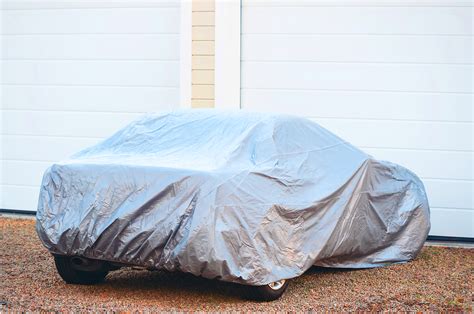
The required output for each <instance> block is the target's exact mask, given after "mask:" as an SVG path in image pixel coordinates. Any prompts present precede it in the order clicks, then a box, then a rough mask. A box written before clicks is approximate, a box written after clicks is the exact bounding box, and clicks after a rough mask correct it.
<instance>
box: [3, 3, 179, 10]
mask: <svg viewBox="0 0 474 314" xmlns="http://www.w3.org/2000/svg"><path fill="white" fill-rule="evenodd" d="M91 3H92V2H91ZM151 8H157V9H173V10H176V9H179V8H180V6H179V5H171V4H169V5H166V4H161V5H150V4H147V5H139V6H113V5H109V6H96V7H85V6H84V7H82V6H77V7H67V6H59V7H49V8H48V7H32V8H5V7H3V8H2V9H1V10H0V11H36V10H48V11H54V10H61V11H64V10H114V9H151Z"/></svg>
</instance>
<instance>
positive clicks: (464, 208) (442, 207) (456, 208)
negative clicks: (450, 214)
mask: <svg viewBox="0 0 474 314" xmlns="http://www.w3.org/2000/svg"><path fill="white" fill-rule="evenodd" d="M437 209H443V210H446V209H448V210H449V209H453V210H463V211H474V208H472V207H447V206H436V207H435V206H433V207H431V206H430V210H437Z"/></svg>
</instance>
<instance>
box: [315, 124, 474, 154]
mask: <svg viewBox="0 0 474 314" xmlns="http://www.w3.org/2000/svg"><path fill="white" fill-rule="evenodd" d="M313 120H314V121H316V122H317V123H319V124H321V125H322V126H323V127H325V128H327V129H328V130H330V131H332V132H334V133H335V134H337V135H338V136H340V137H341V138H343V139H344V140H347V141H348V142H350V143H352V144H354V145H356V146H360V147H375V148H377V147H378V148H406V149H432V150H454V151H470V152H472V150H473V145H474V144H473V135H472V134H473V124H472V123H450V122H416V121H391V120H385V121H383V120H363V119H360V120H351V119H337V118H335V119H327V118H317V119H313ZM460 135H461V136H460Z"/></svg>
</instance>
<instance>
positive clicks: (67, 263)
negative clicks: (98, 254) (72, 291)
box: [54, 255, 109, 285]
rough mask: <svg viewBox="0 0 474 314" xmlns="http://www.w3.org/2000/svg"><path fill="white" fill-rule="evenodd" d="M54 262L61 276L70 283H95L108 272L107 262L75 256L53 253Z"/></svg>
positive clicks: (102, 278) (101, 279)
mask: <svg viewBox="0 0 474 314" xmlns="http://www.w3.org/2000/svg"><path fill="white" fill-rule="evenodd" d="M54 263H55V264H56V269H57V271H58V273H59V275H60V276H61V278H62V279H63V280H64V281H65V282H67V283H71V284H79V285H92V284H96V283H99V282H101V281H103V280H104V279H105V276H107V274H108V273H109V267H108V265H107V263H105V262H103V261H98V260H90V259H85V258H81V257H77V256H61V255H55V256H54Z"/></svg>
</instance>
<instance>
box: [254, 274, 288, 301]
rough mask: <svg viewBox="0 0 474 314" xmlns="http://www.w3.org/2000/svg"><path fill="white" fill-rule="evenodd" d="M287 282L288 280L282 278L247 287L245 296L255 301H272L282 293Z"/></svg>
mask: <svg viewBox="0 0 474 314" xmlns="http://www.w3.org/2000/svg"><path fill="white" fill-rule="evenodd" d="M288 282H289V281H288V280H285V279H282V280H279V281H275V282H272V283H269V284H268V285H264V286H253V287H248V295H247V296H248V297H249V298H250V299H252V300H256V301H274V300H276V299H279V298H280V297H281V296H282V295H283V293H284V292H285V290H286V288H287V287H288Z"/></svg>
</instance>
